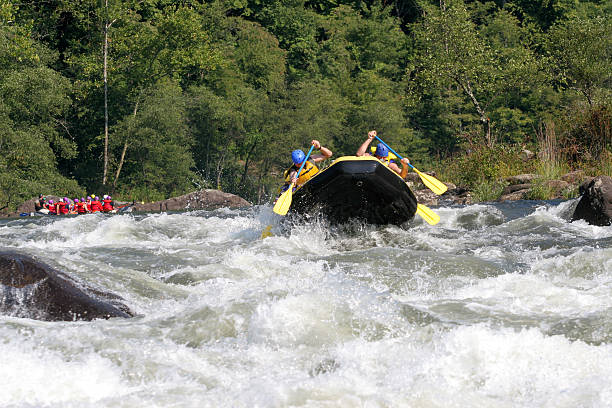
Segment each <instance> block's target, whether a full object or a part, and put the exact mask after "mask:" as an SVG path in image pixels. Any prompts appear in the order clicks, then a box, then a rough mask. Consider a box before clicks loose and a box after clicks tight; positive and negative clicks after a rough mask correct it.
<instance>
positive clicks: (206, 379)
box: [0, 201, 612, 408]
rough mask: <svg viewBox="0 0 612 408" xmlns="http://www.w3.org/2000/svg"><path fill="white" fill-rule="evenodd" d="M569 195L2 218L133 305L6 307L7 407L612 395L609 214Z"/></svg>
mask: <svg viewBox="0 0 612 408" xmlns="http://www.w3.org/2000/svg"><path fill="white" fill-rule="evenodd" d="M574 205H575V201H565V202H532V201H520V202H512V203H502V204H479V205H471V206H465V207H442V208H436V209H434V210H435V211H436V212H437V213H438V214H439V215H440V217H441V221H440V223H439V224H438V225H436V226H435V227H432V226H430V225H428V224H426V223H424V222H423V221H422V220H420V219H418V218H415V219H414V220H413V221H411V222H410V224H408V225H406V226H404V227H402V228H400V227H397V226H386V227H375V226H371V225H363V224H358V223H355V224H348V225H342V226H339V227H338V226H333V227H330V226H329V225H327V224H326V223H325V222H322V221H316V222H311V223H306V224H294V225H289V224H288V223H286V222H281V219H280V217H278V216H276V215H275V214H273V213H272V211H271V208H270V207H269V206H265V207H254V208H251V209H245V210H228V209H222V210H217V211H195V212H186V213H161V214H142V215H131V214H123V215H112V216H111V215H103V214H96V215H84V216H75V217H55V218H53V217H44V218H34V217H32V218H28V219H19V220H3V221H0V248H1V249H3V250H8V251H16V252H18V253H22V254H28V255H31V256H34V257H36V258H37V259H39V260H40V261H43V262H45V263H47V264H49V265H51V266H53V267H55V268H57V269H59V270H62V271H64V272H66V273H67V274H70V275H72V276H76V277H78V279H80V280H82V281H84V282H87V283H88V284H89V285H92V286H94V287H98V288H101V289H104V290H108V291H110V292H113V293H115V294H118V295H120V296H121V297H122V298H123V299H124V301H125V303H126V304H127V305H129V307H130V308H131V309H132V311H133V312H135V313H136V314H137V316H136V317H134V318H131V319H119V318H115V319H110V320H95V321H92V322H84V321H77V322H43V321H38V320H32V319H27V318H19V317H15V316H0V355H2V359H1V360H0V361H1V362H2V363H1V365H0V406H1V407H20V408H21V407H28V408H30V407H54V408H55V407H94V406H95V407H112V408H118V407H293V406H301V407H492V406H495V407H577V406H581V407H610V406H612V317H611V312H612V227H595V226H590V225H588V224H586V223H585V222H583V221H578V222H574V223H569V222H568V218H569V215H570V214H571V210H572V207H573V206H574ZM268 225H271V226H272V229H271V231H272V233H273V234H274V235H273V236H271V237H269V238H265V239H262V238H261V233H262V231H263V230H264V229H265V228H266V226H268Z"/></svg>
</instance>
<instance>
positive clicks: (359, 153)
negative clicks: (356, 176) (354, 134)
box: [355, 130, 376, 156]
mask: <svg viewBox="0 0 612 408" xmlns="http://www.w3.org/2000/svg"><path fill="white" fill-rule="evenodd" d="M375 136H376V131H375V130H370V131H369V132H368V138H367V139H366V140H365V142H363V143H362V144H361V146H359V149H357V153H355V156H364V155H366V154H367V155H368V156H369V155H370V154H369V153H366V152H367V150H368V146H370V143H372V140H374V137H375Z"/></svg>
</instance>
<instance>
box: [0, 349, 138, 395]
mask: <svg viewBox="0 0 612 408" xmlns="http://www.w3.org/2000/svg"><path fill="white" fill-rule="evenodd" d="M0 354H1V355H2V368H1V369H0V406H7V405H9V404H16V405H31V406H59V405H61V404H64V403H67V402H70V403H76V404H83V405H86V406H87V405H90V404H94V403H95V402H97V401H100V400H103V399H105V398H108V397H112V396H117V395H121V394H125V393H128V392H130V389H129V387H126V384H124V383H123V381H122V379H121V369H120V368H119V367H117V366H116V365H115V364H114V363H112V362H111V361H110V360H108V359H107V358H104V357H102V356H101V355H99V354H97V353H95V352H93V351H89V352H85V353H83V354H81V355H74V354H72V353H69V354H64V353H62V352H61V351H59V350H56V349H55V348H54V347H53V346H51V347H49V345H48V344H45V341H44V340H42V341H41V340H36V339H24V338H15V339H11V340H8V341H7V339H6V338H5V339H4V341H2V342H0Z"/></svg>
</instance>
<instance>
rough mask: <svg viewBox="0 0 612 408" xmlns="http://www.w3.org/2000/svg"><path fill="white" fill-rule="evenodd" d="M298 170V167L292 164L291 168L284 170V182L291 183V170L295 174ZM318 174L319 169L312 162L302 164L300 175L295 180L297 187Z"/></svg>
mask: <svg viewBox="0 0 612 408" xmlns="http://www.w3.org/2000/svg"><path fill="white" fill-rule="evenodd" d="M299 169H300V167H299V166H296V165H295V164H294V165H293V166H291V167H289V168H288V169H287V170H285V182H286V183H291V178H290V176H289V175H290V174H291V170H295V171H296V172H297V171H298V170H299ZM318 172H319V168H318V167H317V166H316V165H315V164H314V163H313V162H311V161H307V162H306V164H304V168H303V169H302V172H301V173H300V177H298V179H297V185H298V186H301V185H302V184H304V183H305V182H307V181H308V180H310V179H311V178H312V177H313V176H314V175H315V174H317V173H318Z"/></svg>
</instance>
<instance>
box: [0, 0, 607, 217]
mask: <svg viewBox="0 0 612 408" xmlns="http://www.w3.org/2000/svg"><path fill="white" fill-rule="evenodd" d="M611 16H612V4H611V2H610V1H606V0H590V1H586V0H580V1H575V0H528V1H527V0H503V1H502V0H495V1H484V0H439V1H433V0H411V1H401V0H334V1H329V0H318V1H316V0H315V1H310V0H268V1H260V0H193V1H186V0H139V1H136V0H50V1H45V2H40V1H33V0H25V1H21V2H14V1H9V0H0V208H5V209H11V208H14V206H15V205H16V204H18V203H20V202H22V201H24V200H25V199H28V198H30V197H32V196H34V195H35V194H36V193H39V192H42V193H47V194H51V193H55V194H59V195H67V194H80V193H82V192H84V191H95V192H100V193H102V192H109V193H110V192H113V193H116V197H117V196H119V197H121V198H123V199H128V200H130V199H137V200H151V199H160V198H164V197H168V196H171V195H176V194H181V193H185V192H188V191H191V190H194V189H196V188H204V187H208V188H220V189H223V190H225V191H228V192H232V193H237V194H240V195H242V196H243V197H245V198H247V199H249V200H251V201H253V202H261V201H265V200H267V199H269V197H270V195H273V194H274V193H275V191H276V185H277V184H278V183H279V180H280V177H279V176H280V174H281V173H282V170H284V168H285V167H286V166H288V165H289V155H288V153H289V152H290V151H291V150H292V149H294V148H303V149H307V148H308V143H309V141H310V140H311V139H313V138H315V139H318V140H320V141H321V142H322V143H323V144H324V145H325V146H327V147H329V148H330V149H331V150H333V151H334V155H335V156H338V155H344V154H354V152H355V151H356V149H357V148H358V146H359V145H360V143H361V142H362V141H363V139H364V138H365V136H366V134H367V131H368V130H370V129H376V130H377V131H378V133H379V135H381V136H382V137H383V138H384V140H385V141H386V142H387V143H389V144H390V145H392V146H393V147H394V149H395V150H397V151H399V152H402V153H404V154H405V155H406V156H408V157H410V158H411V160H412V161H413V162H415V163H416V164H417V165H418V166H421V168H422V166H426V167H431V166H434V165H438V166H440V165H441V164H442V166H443V168H444V169H446V173H445V174H446V175H447V176H448V177H453V178H454V180H452V181H455V182H457V183H463V184H465V185H468V186H472V187H473V186H475V185H477V184H478V183H481V182H483V181H488V182H490V181H491V180H493V179H494V178H495V177H496V176H498V175H499V174H501V173H503V172H504V171H508V169H514V168H516V163H515V160H517V159H516V157H518V155H517V154H514V153H511V152H516V150H517V149H520V148H525V147H526V148H531V149H533V150H537V148H538V146H539V145H541V141H542V137H541V136H542V135H543V134H544V133H546V134H547V135H548V137H549V138H550V137H551V129H552V130H553V133H554V134H553V135H552V137H554V138H555V140H556V144H555V146H557V147H558V154H559V155H560V157H562V159H563V160H565V161H566V162H567V163H569V167H571V166H574V165H575V166H577V165H584V164H585V163H590V164H591V165H593V166H595V167H597V163H599V162H601V161H602V160H603V161H606V160H607V161H609V160H610V155H609V151H610V150H612V146H611V145H612V136H611V134H610V118H611V116H612V115H611V112H612V109H611V106H610V101H611V100H612V66H611V63H610V61H612V19H611ZM542 129H547V132H544V131H543V130H542ZM540 147H541V146H540ZM560 157H557V158H556V159H557V160H558V159H559V158H560ZM503 161H505V162H506V163H505V164H504V163H502V162H503ZM604 167H605V166H604ZM608 168H612V165H610V166H608ZM503 169H505V170H503ZM450 170H452V171H450Z"/></svg>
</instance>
